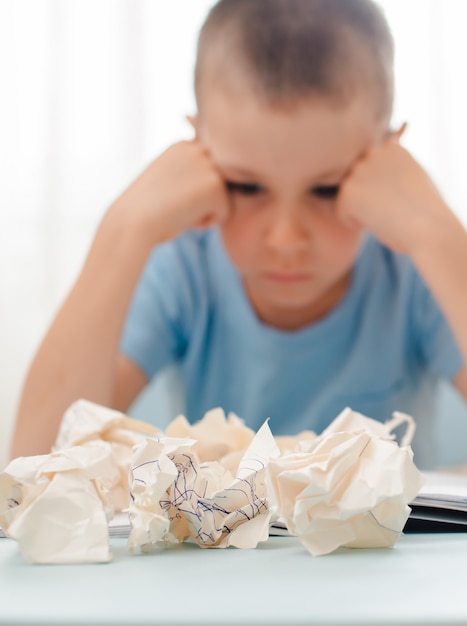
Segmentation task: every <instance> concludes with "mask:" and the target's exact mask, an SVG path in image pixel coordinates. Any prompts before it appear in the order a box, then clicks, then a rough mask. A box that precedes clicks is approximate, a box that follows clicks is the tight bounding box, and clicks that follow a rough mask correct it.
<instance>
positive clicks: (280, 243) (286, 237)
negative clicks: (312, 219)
mask: <svg viewBox="0 0 467 626" xmlns="http://www.w3.org/2000/svg"><path fill="white" fill-rule="evenodd" d="M266 243H267V245H268V246H269V247H270V248H272V249H274V250H275V251H276V252H281V253H289V254H291V253H295V252H297V251H300V250H302V249H304V248H306V247H308V246H309V245H310V234H309V232H308V229H307V228H306V227H305V225H304V224H303V223H302V222H301V220H300V218H299V216H297V215H283V214H282V215H276V216H274V218H272V219H271V220H270V221H269V223H268V225H267V229H266Z"/></svg>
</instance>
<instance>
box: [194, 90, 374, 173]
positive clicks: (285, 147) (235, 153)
mask: <svg viewBox="0 0 467 626" xmlns="http://www.w3.org/2000/svg"><path fill="white" fill-rule="evenodd" d="M372 111H373V107H372V102H371V98H368V97H365V96H364V95H362V96H361V97H358V98H357V97H356V98H355V99H354V100H353V101H352V102H351V103H349V104H348V105H346V106H340V107H336V106H335V105H333V103H330V102H329V101H327V100H326V99H324V98H309V99H307V100H306V101H303V102H300V103H296V104H295V105H294V106H291V107H287V108H277V107H274V108H273V107H271V106H268V105H266V104H265V103H263V102H259V101H258V100H255V99H254V98H245V97H241V96H240V94H237V95H236V96H235V95H233V94H232V93H228V92H222V91H217V92H216V93H213V94H211V97H206V98H204V99H203V106H202V110H201V112H200V115H199V119H198V135H199V138H200V140H201V142H202V143H204V145H205V146H206V147H207V149H208V151H209V152H210V154H211V156H212V158H213V160H214V161H215V163H216V164H217V165H218V166H219V167H220V168H221V169H224V170H228V171H229V172H230V171H231V172H232V173H235V172H236V173H238V174H239V175H249V174H255V173H256V174H258V175H259V174H261V172H262V171H265V168H266V169H267V167H268V166H270V169H271V170H272V169H273V168H275V167H279V166H280V167H282V168H286V169H290V168H291V169H293V168H300V169H304V170H305V171H308V170H309V171H313V172H316V173H317V174H319V175H322V176H327V175H329V176H332V175H336V176H338V175H341V174H343V173H345V172H346V171H347V170H348V168H349V167H350V166H351V165H352V164H353V162H354V161H355V160H356V159H358V158H359V157H360V156H361V154H362V153H363V152H364V151H365V150H366V149H368V147H369V146H370V145H374V144H375V143H377V142H379V141H380V140H381V138H382V136H383V135H384V133H385V130H386V129H385V128H384V124H383V123H382V122H381V121H380V122H378V121H376V120H374V116H373V115H372Z"/></svg>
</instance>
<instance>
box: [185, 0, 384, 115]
mask: <svg viewBox="0 0 467 626" xmlns="http://www.w3.org/2000/svg"><path fill="white" fill-rule="evenodd" d="M393 56H394V50H393V39H392V36H391V32H390V30H389V27H388V24H387V22H386V19H385V17H384V15H383V13H382V11H381V9H380V8H379V7H378V6H377V5H376V4H375V3H374V2H372V0H220V1H219V2H217V4H215V5H214V7H213V8H212V9H211V11H210V12H209V14H208V16H207V18H206V21H205V23H204V25H203V27H202V29H201V32H200V35H199V40H198V52H197V60H196V68H195V93H196V98H197V102H198V108H199V107H200V100H201V92H202V88H203V87H204V85H205V83H206V84H209V85H210V87H213V88H216V87H235V85H237V86H239V85H243V87H245V86H246V87H247V88H248V90H249V91H250V92H251V91H252V90H253V92H254V94H255V95H256V96H258V97H259V98H261V99H263V100H265V101H266V102H267V103H268V104H270V105H272V106H277V105H279V106H289V105H291V104H295V103H296V102H297V101H300V100H303V98H304V97H309V96H315V95H318V96H325V97H326V98H328V99H329V100H330V101H333V102H335V103H336V104H337V105H345V104H346V103H347V102H348V101H349V100H350V99H351V98H352V97H353V96H354V95H355V93H357V92H358V91H359V90H361V89H364V90H367V91H368V92H369V93H371V94H373V93H374V97H375V114H376V115H377V116H378V117H380V116H382V117H383V118H387V120H388V121H389V118H390V115H391V111H392V101H393Z"/></svg>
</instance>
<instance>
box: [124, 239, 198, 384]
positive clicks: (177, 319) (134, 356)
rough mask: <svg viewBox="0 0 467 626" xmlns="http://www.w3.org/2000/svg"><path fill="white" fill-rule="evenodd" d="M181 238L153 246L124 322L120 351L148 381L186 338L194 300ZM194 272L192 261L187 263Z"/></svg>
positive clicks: (176, 356) (176, 353)
mask: <svg viewBox="0 0 467 626" xmlns="http://www.w3.org/2000/svg"><path fill="white" fill-rule="evenodd" d="M185 257H186V254H184V251H183V244H182V243H180V241H171V242H168V243H165V244H163V245H161V246H158V247H157V248H155V249H154V250H153V251H152V253H151V255H150V257H149V259H148V261H147V263H146V266H145V268H144V270H143V272H142V274H141V277H140V279H139V281H138V284H137V286H136V289H135V292H134V294H133V298H132V302H131V304H130V308H129V311H128V315H127V318H126V321H125V325H124V329H123V333H122V337H121V341H120V351H121V352H122V353H123V354H124V355H125V356H127V357H128V358H129V359H131V360H132V361H133V362H134V363H136V365H138V366H139V367H140V368H141V369H142V370H143V372H144V373H145V374H146V376H147V378H148V379H149V380H150V379H151V378H152V377H153V376H154V375H155V374H156V373H157V372H158V371H160V370H161V369H162V368H164V367H165V366H166V365H168V364H170V363H173V362H176V361H177V360H178V359H180V358H181V357H182V356H183V354H184V352H185V350H186V345H187V341H188V333H189V329H188V320H190V318H191V317H192V308H193V304H194V303H193V300H192V297H191V294H192V289H191V286H190V285H191V283H192V282H193V277H192V276H190V275H188V274H187V263H186V258H185ZM188 268H189V269H190V271H191V272H192V273H193V272H195V271H196V268H195V267H194V264H193V263H192V264H191V268H190V265H188Z"/></svg>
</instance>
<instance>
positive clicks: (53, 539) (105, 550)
mask: <svg viewBox="0 0 467 626" xmlns="http://www.w3.org/2000/svg"><path fill="white" fill-rule="evenodd" d="M118 480H119V474H118V471H116V469H115V466H114V464H113V461H112V458H111V448H110V445H109V444H108V443H105V442H92V443H90V444H89V445H88V446H82V447H81V446H76V447H74V448H69V449H67V450H61V451H57V452H54V453H52V454H44V455H40V456H30V457H18V458H17V459H14V460H13V461H11V463H10V464H9V465H8V466H7V467H6V469H5V470H4V471H3V472H1V473H0V525H1V527H2V528H3V530H4V531H5V534H6V535H7V536H8V537H12V538H13V539H16V540H17V541H18V546H19V549H20V551H21V553H22V555H23V556H24V558H25V559H26V560H27V561H29V562H30V563H93V562H106V561H109V560H110V559H111V555H110V551H109V540H108V520H109V519H110V517H111V516H112V514H113V506H112V502H111V500H110V498H109V493H110V489H111V487H112V485H113V484H116V483H117V482H118Z"/></svg>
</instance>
